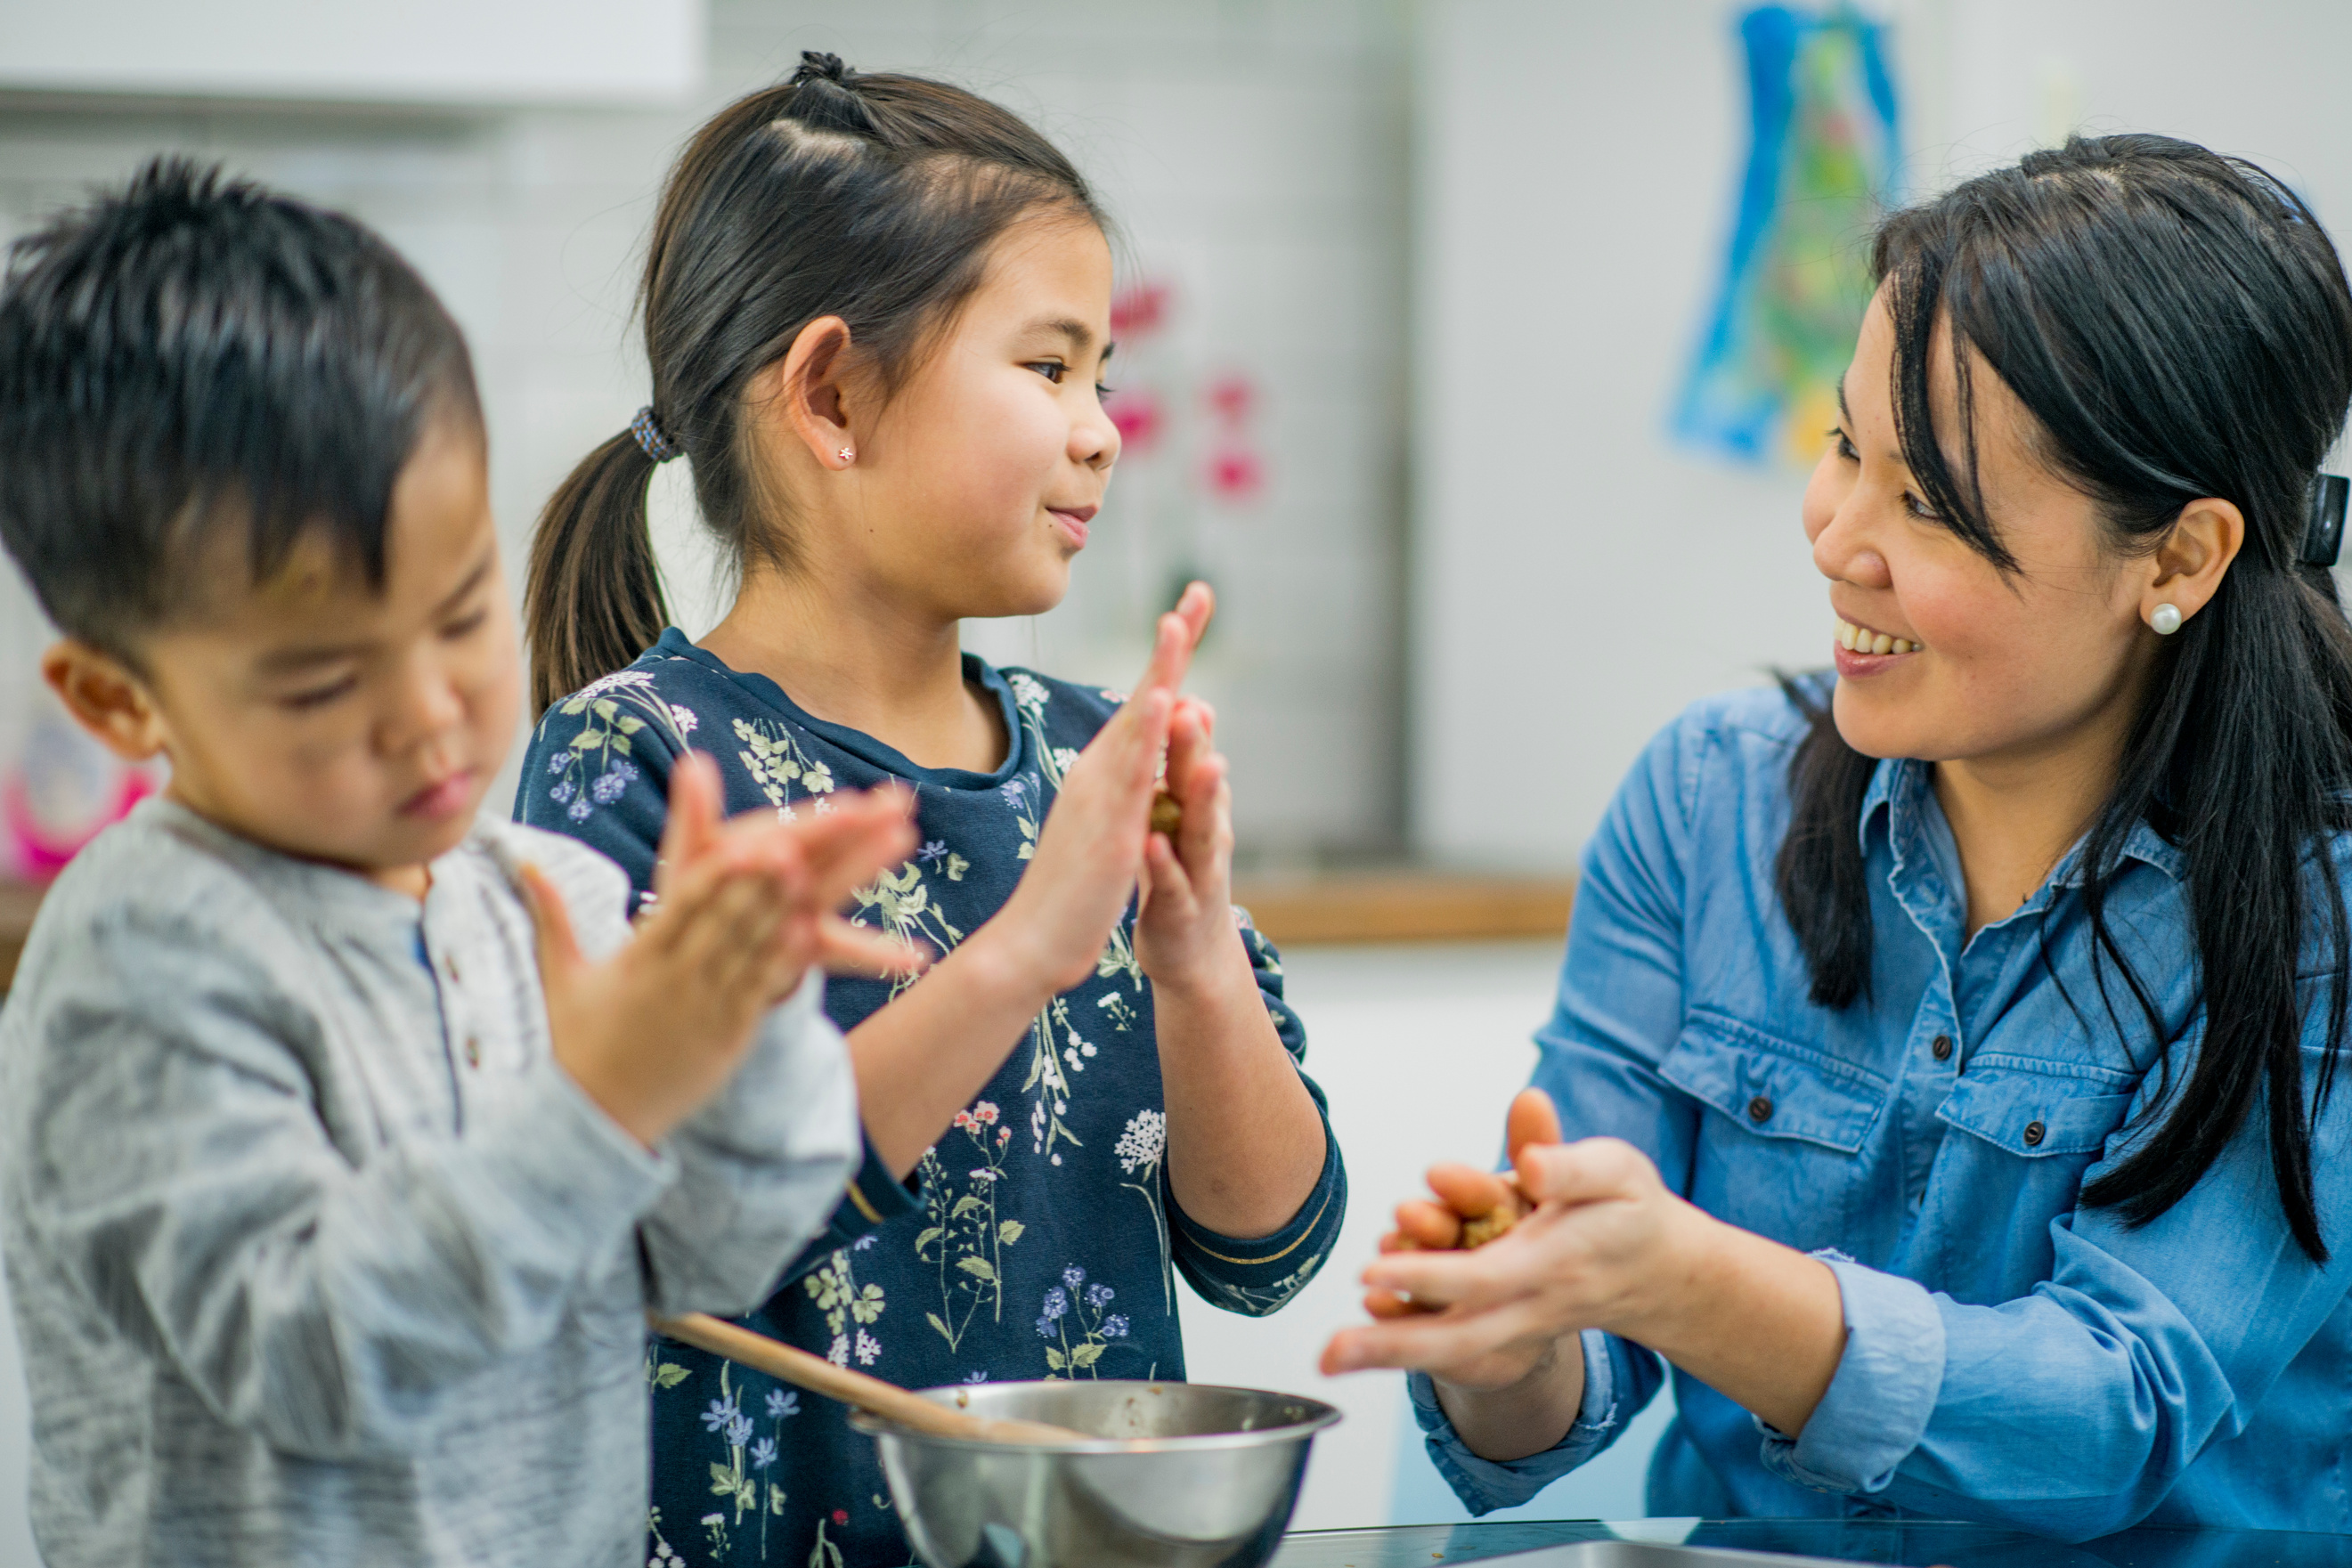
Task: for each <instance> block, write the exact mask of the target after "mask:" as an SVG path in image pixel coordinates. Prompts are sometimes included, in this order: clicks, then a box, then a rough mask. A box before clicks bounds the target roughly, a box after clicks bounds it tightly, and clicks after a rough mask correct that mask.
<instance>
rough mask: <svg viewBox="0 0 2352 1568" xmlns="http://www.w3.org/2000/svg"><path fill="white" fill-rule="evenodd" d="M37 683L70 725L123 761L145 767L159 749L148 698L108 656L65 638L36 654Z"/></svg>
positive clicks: (157, 720) (159, 724) (158, 720)
mask: <svg viewBox="0 0 2352 1568" xmlns="http://www.w3.org/2000/svg"><path fill="white" fill-rule="evenodd" d="M41 678H42V679H43V680H45V681H47V683H48V685H49V689H50V690H51V691H53V692H55V693H57V694H58V701H59V702H61V703H63V704H65V706H66V712H68V713H69V714H71V715H72V716H73V719H74V722H75V723H76V724H79V726H81V727H82V728H84V729H86V730H88V731H89V733H90V734H91V735H92V736H94V737H96V738H97V740H98V742H99V744H100V745H101V746H103V747H106V748H107V749H108V750H109V751H111V752H112V753H114V755H115V756H117V757H120V758H122V760H124V761H125V762H145V761H147V760H148V759H149V758H152V757H154V756H155V755H156V754H157V753H158V752H160V751H162V750H163V715H162V714H160V713H159V712H157V711H156V707H155V699H154V697H153V695H152V694H150V693H149V691H148V690H147V685H146V683H145V682H144V681H142V680H141V679H140V678H139V677H138V676H137V675H135V674H132V673H131V670H130V669H129V668H128V667H127V666H125V665H124V664H123V663H122V662H121V660H120V659H117V658H115V657H114V656H113V655H112V654H110V653H101V652H100V650H98V649H97V648H94V647H92V646H90V645H89V643H84V642H80V641H79V640H77V639H75V638H71V637H68V638H67V639H66V640H65V641H64V642H62V643H53V644H51V646H50V647H49V649H48V651H47V653H43V654H42V655H41Z"/></svg>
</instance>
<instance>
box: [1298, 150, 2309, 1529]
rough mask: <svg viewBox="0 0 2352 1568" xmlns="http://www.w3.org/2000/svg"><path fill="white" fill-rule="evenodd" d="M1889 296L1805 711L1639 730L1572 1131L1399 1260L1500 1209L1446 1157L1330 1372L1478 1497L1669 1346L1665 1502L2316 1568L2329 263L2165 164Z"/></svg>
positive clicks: (2065, 182)
mask: <svg viewBox="0 0 2352 1568" xmlns="http://www.w3.org/2000/svg"><path fill="white" fill-rule="evenodd" d="M1874 261H1875V267H1876V271H1877V275H1878V277H1880V279H1881V284H1880V287H1879V289H1878V291H1877V294H1876V297H1875V298H1874V300H1873V301H1872V303H1871V306H1870V309H1869V313H1868V316H1867V319H1865V321H1864V326H1863V329H1862V332H1861V337H1860V340H1859V342H1858V343H1857V345H1856V348H1855V353H1854V359H1853V364H1852V366H1851V368H1850V369H1849V370H1848V371H1847V372H1846V375H1845V378H1844V383H1843V397H1842V408H1843V419H1842V421H1841V428H1840V429H1839V430H1838V431H1836V432H1833V433H1832V438H1831V441H1830V443H1829V450H1828V451H1827V452H1826V453H1825V454H1824V455H1823V456H1822V461H1821V465H1820V466H1819V468H1818V469H1817V470H1816V471H1815V473H1814V476H1813V479H1812V482H1811V486H1810V487H1809V489H1808V490H1807V492H1806V497H1805V506H1804V517H1805V531H1806V534H1807V537H1808V538H1810V539H1811V543H1812V548H1813V557H1814V560H1815V561H1816V563H1817V564H1818V565H1819V567H1820V569H1821V570H1822V574H1823V575H1824V576H1825V577H1827V578H1828V579H1829V580H1830V604H1831V608H1832V611H1833V612H1834V613H1835V615H1836V617H1837V622H1838V632H1837V636H1838V646H1837V649H1836V650H1835V656H1836V662H1837V679H1836V681H1835V683H1834V685H1833V686H1829V685H1824V684H1817V683H1798V684H1794V685H1790V688H1789V689H1788V690H1787V691H1786V692H1784V693H1746V694H1739V695H1732V696H1728V697H1723V698H1718V699H1716V700H1713V701H1710V702H1706V703H1703V704H1700V705H1699V706H1696V707H1695V708H1694V709H1692V710H1691V711H1690V712H1688V713H1686V714H1685V715H1684V716H1682V717H1681V718H1680V719H1679V720H1677V721H1676V722H1675V724H1674V725H1673V726H1671V727H1669V728H1668V729H1667V730H1666V731H1665V732H1664V734H1663V735H1661V736H1660V737H1658V738H1657V740H1656V741H1655V742H1654V743H1653V745H1652V746H1651V747H1650V748H1649V750H1648V752H1647V753H1646V755H1645V756H1644V757H1643V759H1642V761H1641V762H1640V763H1639V764H1638V765H1637V766H1636V767H1635V768H1634V769H1633V774H1632V776H1631V777H1630V778H1629V779H1627V781H1626V783H1625V785H1624V787H1623V789H1622V790H1621V792H1620V793H1619V795H1618V797H1617V800H1616V801H1615V803H1614V804H1613V805H1612V808H1611V810H1610V812H1609V815H1608V817H1607V819H1606V821H1604V822H1603V823H1602V824H1601V830H1600V831H1599V832H1598V834H1597V835H1596V836H1595V838H1594V840H1593V841H1592V843H1591V847H1590V849H1589V850H1588V852H1587V857H1586V863H1585V875H1584V881H1583V883H1582V885H1581V889H1580V894H1579V896H1578V900H1577V909H1576V915H1575V919H1574V922H1573V924H1572V925H1571V926H1570V935H1569V948H1568V956H1567V961H1566V965H1565V967H1564V970H1563V974H1562V977H1561V986H1560V994H1559V1009H1558V1011H1557V1014H1556V1015H1555V1017H1554V1019H1552V1021H1551V1022H1550V1024H1549V1025H1548V1026H1547V1027H1546V1029H1545V1030H1543V1031H1542V1033H1541V1035H1540V1037H1539V1042H1540V1044H1541V1047H1542V1061H1541V1063H1540V1065H1539V1066H1538V1070H1537V1072H1536V1078H1535V1082H1536V1085H1537V1087H1538V1088H1539V1089H1541V1090H1543V1091H1545V1092H1548V1094H1549V1097H1550V1099H1551V1100H1553V1101H1555V1102H1557V1103H1558V1106H1559V1113H1560V1117H1561V1120H1562V1122H1564V1124H1565V1126H1566V1128H1567V1130H1568V1132H1569V1134H1570V1135H1571V1136H1575V1137H1580V1138H1582V1139H1584V1141H1582V1142H1576V1143H1569V1144H1566V1145H1561V1144H1559V1142H1558V1140H1559V1128H1558V1126H1557V1125H1554V1124H1550V1119H1549V1107H1548V1106H1547V1105H1546V1104H1545V1103H1543V1099H1542V1097H1541V1096H1538V1095H1532V1094H1531V1095H1526V1096H1522V1099H1521V1102H1520V1103H1519V1104H1517V1105H1516V1106H1515V1107H1514V1110H1513V1115H1512V1127H1511V1131H1510V1142H1511V1144H1512V1146H1513V1154H1514V1155H1515V1156H1516V1162H1517V1180H1518V1183H1519V1185H1520V1186H1522V1187H1523V1188H1524V1189H1525V1191H1526V1194H1527V1196H1528V1197H1531V1198H1533V1199H1536V1200H1538V1207H1537V1208H1536V1211H1535V1212H1534V1213H1533V1214H1532V1215H1530V1216H1529V1217H1528V1218H1526V1219H1524V1220H1522V1221H1521V1222H1520V1223H1519V1225H1518V1227H1517V1229H1516V1230H1515V1231H1513V1232H1512V1233H1511V1234H1508V1235H1507V1236H1505V1237H1503V1238H1502V1239H1500V1240H1498V1241H1496V1242H1495V1243H1493V1244H1492V1245H1491V1246H1489V1247H1486V1248H1485V1249H1480V1250H1477V1251H1470V1252H1458V1253H1446V1252H1440V1251H1431V1250H1425V1249H1432V1248H1443V1247H1446V1246H1450V1245H1451V1244H1452V1243H1453V1242H1454V1239H1455V1236H1456V1230H1457V1217H1458V1216H1462V1215H1469V1214H1475V1213H1477V1212H1480V1211H1481V1210H1482V1209H1484V1208H1485V1207H1488V1206H1489V1205H1491V1204H1492V1203H1493V1202H1494V1201H1495V1200H1496V1198H1497V1197H1499V1196H1500V1194H1499V1190H1498V1189H1499V1183H1498V1182H1497V1179H1496V1178H1494V1177H1488V1176H1480V1175H1479V1174H1478V1173H1475V1172H1470V1171H1466V1170H1462V1169H1459V1168H1456V1169H1453V1170H1440V1171H1438V1172H1435V1173H1433V1186H1435V1187H1436V1188H1437V1189H1438V1192H1439V1194H1440V1196H1441V1197H1443V1198H1444V1199H1445V1200H1446V1202H1445V1203H1444V1204H1443V1205H1432V1204H1418V1205H1407V1206H1405V1207H1403V1208H1402V1209H1401V1210H1400V1211H1399V1232H1400V1234H1399V1236H1397V1237H1393V1238H1391V1241H1390V1245H1389V1247H1388V1248H1386V1249H1384V1251H1385V1253H1386V1255H1385V1256H1383V1257H1382V1258H1381V1260H1378V1261H1377V1262H1376V1263H1375V1264H1374V1265H1373V1266H1372V1267H1371V1268H1370V1270H1367V1272H1366V1276H1365V1278H1366V1281H1367V1283H1368V1285H1370V1287H1371V1295H1370V1300H1369V1303H1368V1304H1369V1305H1370V1309H1371V1310H1372V1312H1373V1313H1374V1315H1375V1317H1376V1318H1378V1319H1379V1320H1381V1321H1379V1322H1375V1323H1373V1324H1371V1325H1370V1326H1368V1327H1363V1328H1358V1329H1352V1330H1349V1331H1347V1332H1345V1333H1341V1334H1340V1335H1339V1336H1338V1338H1336V1339H1335V1340H1334V1341H1333V1343H1332V1345H1331V1347H1330V1349H1329V1351H1328V1352H1327V1354H1326V1365H1327V1367H1328V1368H1329V1369H1330V1370H1335V1371H1336V1370H1344V1369H1349V1368H1356V1367H1367V1366H1402V1367H1412V1368H1417V1369H1420V1372H1421V1374H1422V1375H1418V1376H1416V1377H1415V1378H1414V1379H1413V1385H1414V1397H1415V1401H1416V1406H1417V1407H1418V1410H1419V1413H1420V1415H1421V1417H1422V1422H1423V1426H1424V1427H1426V1428H1427V1429H1428V1430H1429V1432H1430V1434H1431V1448H1432V1450H1433V1453H1434V1454H1435V1456H1436V1458H1437V1459H1438V1462H1439V1465H1440V1468H1441V1469H1443V1470H1444V1472H1445V1474H1446V1475H1447V1477H1448V1479H1450V1480H1451V1481H1452V1482H1453V1484H1454V1488H1455V1490H1457V1491H1459V1492H1460V1493H1461V1494H1462V1496H1463V1497H1464V1499H1465V1500H1466V1501H1467V1502H1469V1503H1470V1505H1471V1506H1472V1507H1474V1508H1475V1509H1478V1510H1479V1511H1485V1510H1486V1509H1489V1508H1495V1507H1500V1506H1504V1505H1506V1504H1509V1503H1515V1502H1518V1501H1522V1500H1526V1499H1527V1498H1528V1497H1530V1496H1532V1495H1533V1494H1534V1493H1535V1492H1536V1491H1538V1490H1540V1489H1541V1488H1542V1487H1543V1486H1544V1485H1545V1484H1546V1483H1547V1482H1549V1480H1551V1479H1554V1478H1555V1477H1557V1476H1559V1475H1560V1474H1561V1473H1563V1472H1565V1471H1567V1470H1569V1469H1573V1468H1574V1467H1575V1466H1577V1465H1579V1464H1580V1463H1582V1462H1583V1461H1584V1460H1586V1459H1588V1458H1591V1456H1592V1455H1593V1454H1594V1453H1597V1452H1598V1451H1600V1450H1601V1448H1605V1447H1606V1446H1607V1445H1608V1443H1609V1442H1610V1440H1611V1439H1612V1437H1614V1436H1615V1435H1616V1434H1617V1433H1618V1432H1620V1431H1622V1429H1623V1427H1624V1424H1625V1422H1626V1420H1627V1419H1628V1418H1629V1417H1630V1416H1632V1415H1633V1413H1634V1412H1635V1411H1637V1410H1638V1409H1640V1408H1641V1406H1643V1404H1644V1403H1645V1402H1646V1401H1647V1400H1648V1399H1649V1398H1650V1397H1651V1396H1653V1395H1654V1393H1655V1392H1656V1389H1657V1386H1658V1383H1659V1381H1660V1378H1661V1375H1662V1368H1661V1366H1660V1359H1661V1358H1662V1357H1663V1358H1664V1361H1665V1362H1668V1363H1671V1364H1673V1365H1674V1367H1675V1376H1676V1386H1675V1397H1676V1403H1677V1411H1678V1413H1677V1416H1676V1419H1675V1424H1674V1426H1673V1427H1672V1428H1671V1430H1670V1431H1669V1433H1668V1435H1667V1437H1666V1438H1665V1439H1664V1443H1663V1445H1662V1447H1661V1448H1660V1449H1659V1451H1658V1453H1657V1455H1656V1457H1655V1458H1654V1461H1653V1464H1652V1468H1651V1472H1650V1496H1649V1505H1650V1508H1651V1511H1653V1512H1656V1513H1668V1514H1714V1515H1723V1514H1760V1515H1783V1516H1788V1515H1819V1514H1828V1515H1832V1516H1839V1515H1850V1516H1867V1515H1879V1514H1896V1513H1906V1512H1916V1513H1927V1514H1937V1515H1944V1516H1953V1517H1960V1518H1973V1519H1979V1520H1985V1521H1997V1522H2001V1523H2007V1524H2013V1525H2018V1526H2022V1527H2025V1528H2028V1529H2032V1530H2036V1531H2044V1532H2047V1533H2050V1534H2053V1535H2059V1536H2066V1537H2074V1538H2083V1537H2088V1536H2092V1535H2096V1534H2100V1533H2104V1532H2106V1531H2113V1530H2116V1529H2120V1528H2122V1527H2124V1526H2126V1525H2130V1524H2134V1523H2137V1522H2139V1521H2156V1522H2166V1523H2196V1524H2212V1525H2235V1526H2247V1527H2253V1526H2263V1527H2275V1528H2287V1529H2298V1530H2324V1531H2341V1530H2345V1529H2347V1527H2352V1503H2348V1502H2347V1491H2346V1488H2345V1486H2344V1484H2343V1481H2342V1473H2343V1467H2344V1465H2345V1463H2346V1461H2347V1458H2352V1419H2347V1417H2352V1400H2347V1367H2348V1366H2352V1309H2347V1304H2346V1301H2345V1294H2346V1283H2347V1265H2346V1264H2345V1263H2343V1262H2342V1261H2340V1260H2341V1259H2342V1258H2343V1256H2344V1254H2345V1247H2344V1242H2345V1235H2344V1231H2343V1228H2342V1221H2341V1219H2340V1218H2339V1217H2341V1216H2343V1215H2345V1214H2346V1213H2347V1211H2352V1203H2348V1202H2347V1200H2352V1163H2347V1161H2346V1160H2345V1159H2344V1158H2343V1157H2342V1156H2343V1152H2344V1148H2345V1140H2346V1134H2347V1103H2346V1101H2345V1098H2344V1097H2343V1096H2341V1095H2331V1093H2330V1092H2329V1091H2330V1087H2331V1083H2332V1082H2333V1078H2334V1073H2335V1071H2336V1066H2337V1063H2338V1061H2339V1057H2338V1052H2339V1050H2340V1048H2341V1042H2342V1040H2343V1036H2344V1025H2345V1000H2344V995H2343V989H2342V987H2341V984H2340V981H2341V978H2342V977H2343V975H2344V972H2345V967H2346V918H2345V904H2344V898H2343V893H2342V887H2343V878H2344V874H2345V867H2346V865H2347V860H2352V853H2347V838H2346V836H2345V834H2344V831H2343V830H2344V829H2345V827H2346V825H2347V821H2346V819H2347V800H2352V631H2347V625H2346V622H2345V618H2344V615H2343V612H2342V611H2341V609H2340V608H2339V605H2338V602H2337V599H2336V588H2335V584H2334V580H2333V579H2332V578H2331V577H2330V575H2329V572H2328V570H2327V567H2328V564H2329V563H2331V562H2332V561H2333V560H2334V558H2335V539H2334V537H2333V534H2332V532H2331V531H2330V530H2329V529H2328V528H2325V527H2320V528H2316V529H2315V528H2313V526H2312V525H2313V520H2314V518H2315V515H2316V512H2315V507H2314V505H2313V501H2312V497H2314V495H2315V493H2317V494H2323V495H2332V496H2333V497H2340V494H2341V492H2340V490H2332V491H2331V489H2330V488H2329V487H2326V486H2320V485H2319V483H2318V481H2319V477H2320V476H2319V473H2318V470H2319V465H2320V463H2321V460H2322V457H2323V455H2325V454H2326V451H2327V450H2328V448H2329V446H2330V444H2332V443H2333V442H2334V441H2335V440H2336V436H2337V434H2338V433H2339V431H2340V430H2341V429H2342V426H2343V422H2344V418H2345V413H2346V407H2347V399H2352V295H2347V287H2346V282H2345V277H2344V273H2343V269H2342V267H2341V266H2340V264H2339V263H2338V260H2337V258H2336V252H2335V250H2334V247H2333V246H2331V245H2330V244H2329V242H2328V240H2327V238H2326V235H2324V234H2323V233H2322V232H2321V231H2320V229H2319V227H2318V225H2317V224H2316V223H2315V221H2314V220H2313V218H2312V216H2311V214H2310V213H2309V211H2308V210H2307V209H2306V208H2305V206H2304V205H2303V204H2302V203H2301V202H2300V201H2298V200H2297V199H2296V198H2295V197H2294V195H2292V194H2291V193H2288V192H2287V191H2286V190H2285V189H2284V187H2282V186H2281V185H2279V184H2278V183H2276V182H2275V181H2273V180H2272V179H2270V178H2269V177H2267V176H2266V175H2264V174H2263V173H2262V172H2260V171H2259V170H2256V169H2253V168H2252V167H2250V166H2248V165H2246V164H2243V163H2240V162H2233V161H2230V160H2226V159H2223V158H2221V157H2218V156H2216V155H2214V154H2213V153H2210V152H2207V151H2205V150H2204V149H2202V148H2199V147H2195V146H2191V145H2189V144H2187V143H2184V142H2180V141H2170V140H2168V139H2164V138H2160V137H2152V136H2121V137H2108V138H2102V139H2097V140H2088V141H2085V140H2077V141H2070V142H2069V143H2068V144H2067V145H2066V146H2065V147H2064V148H2063V149H2061V150H2058V151H2055V152H2037V153H2035V154H2033V155H2032V156H2031V157H2029V158H2027V159H2026V160H2025V161H2024V162H2022V163H2021V164H2020V165H2019V166H2017V167H2015V168H2011V169H2005V170H2001V171H1999V172H1994V173H1990V174H1987V175H1985V176H1983V177H1981V178H1979V179H1976V180H1973V181H1970V182H1969V183H1966V184H1964V185H1961V186H1960V187H1958V189H1956V190H1954V191H1952V192H1951V193H1948V194H1947V195H1945V196H1943V197H1941V198H1940V199H1938V200H1937V201H1935V202H1932V203H1929V204H1926V205H1924V206H1922V207H1919V208H1916V209H1914V210H1912V211H1908V212H1905V213H1901V214H1896V215H1895V216H1894V217H1893V218H1892V219H1890V220H1889V221H1888V222H1887V224H1886V225H1885V227H1884V229H1883V230H1882V232H1881V233H1880V235H1879V236H1878V240H1877V246H1876V250H1875V256H1874ZM2336 505H2337V506H2338V507H2340V505H2341V502H2340V498H2338V499H2337V501H2336ZM2337 515H2338V516H2339V517H2340V513H2338V514H2337ZM1824 697H1825V698H1826V701H1824V700H1822V699H1823V698H1824ZM1596 1134H1605V1135H1596ZM1407 1243H1410V1244H1412V1246H1413V1247H1417V1248H1419V1249H1424V1250H1410V1249H1405V1248H1406V1245H1407Z"/></svg>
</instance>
